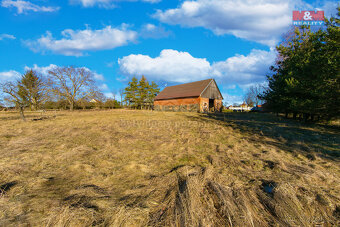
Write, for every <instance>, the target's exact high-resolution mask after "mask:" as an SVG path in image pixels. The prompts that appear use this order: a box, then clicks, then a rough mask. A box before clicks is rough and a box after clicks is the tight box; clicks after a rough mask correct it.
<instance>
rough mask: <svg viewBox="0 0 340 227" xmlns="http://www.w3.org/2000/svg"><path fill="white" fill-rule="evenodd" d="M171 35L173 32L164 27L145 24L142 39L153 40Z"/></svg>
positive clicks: (141, 34) (141, 33)
mask: <svg viewBox="0 0 340 227" xmlns="http://www.w3.org/2000/svg"><path fill="white" fill-rule="evenodd" d="M170 34H171V32H170V31H166V30H165V28H164V27H162V26H156V25H154V24H144V25H143V26H142V29H141V32H140V36H141V37H143V38H153V39H160V38H164V37H168V36H169V35H170Z"/></svg>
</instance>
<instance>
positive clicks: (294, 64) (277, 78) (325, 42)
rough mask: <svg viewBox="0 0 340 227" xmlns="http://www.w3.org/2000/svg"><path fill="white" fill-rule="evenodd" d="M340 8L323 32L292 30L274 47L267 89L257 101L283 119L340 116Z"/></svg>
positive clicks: (302, 28)
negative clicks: (275, 55)
mask: <svg viewBox="0 0 340 227" xmlns="http://www.w3.org/2000/svg"><path fill="white" fill-rule="evenodd" d="M339 17H340V8H338V13H337V17H332V18H330V20H327V19H326V18H325V25H326V26H325V28H323V29H319V30H317V31H313V30H312V29H311V27H309V26H301V27H297V28H295V30H294V32H292V33H289V34H288V36H287V39H286V40H285V41H284V42H282V43H281V44H280V45H279V46H277V48H276V50H277V52H278V56H277V60H276V63H275V65H273V66H272V67H271V68H270V69H271V72H272V74H271V75H268V76H267V80H268V88H267V89H266V90H265V91H264V92H263V93H262V94H261V95H259V97H260V98H261V99H263V100H264V101H265V103H266V104H265V105H266V108H268V109H269V110H271V111H274V112H277V113H285V115H286V117H288V115H292V116H293V118H297V117H299V118H303V119H304V120H305V121H308V120H311V121H313V120H320V119H326V120H330V119H332V118H336V117H339V115H340V81H339V78H340V68H339V67H340V29H339V25H340V20H339Z"/></svg>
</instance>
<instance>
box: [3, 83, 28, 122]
mask: <svg viewBox="0 0 340 227" xmlns="http://www.w3.org/2000/svg"><path fill="white" fill-rule="evenodd" d="M0 88H1V90H2V92H3V93H4V94H5V95H6V96H5V98H4V100H5V101H7V102H9V103H12V104H14V105H15V106H16V107H18V108H19V112H20V117H21V119H22V120H23V121H26V118H25V115H24V110H25V107H26V106H27V100H26V98H25V97H24V96H23V95H22V94H20V89H19V81H16V82H5V83H2V84H0Z"/></svg>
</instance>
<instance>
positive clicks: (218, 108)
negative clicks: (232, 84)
mask: <svg viewBox="0 0 340 227" xmlns="http://www.w3.org/2000/svg"><path fill="white" fill-rule="evenodd" d="M214 106H215V110H216V111H219V112H221V111H222V107H223V102H222V100H221V99H215V101H214Z"/></svg>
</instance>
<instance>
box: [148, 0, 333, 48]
mask: <svg viewBox="0 0 340 227" xmlns="http://www.w3.org/2000/svg"><path fill="white" fill-rule="evenodd" d="M329 5H331V6H334V5H335V3H334V2H331V3H327V2H326V3H325V4H323V6H324V7H326V6H329ZM321 7H322V6H321ZM306 9H307V10H314V9H316V7H313V6H312V5H310V4H307V3H305V2H303V1H301V0H297V1H293V0H288V1H286V0H261V1H253V0H246V1H244V0H196V1H192V0H190V1H189V0H186V1H184V2H182V3H181V5H179V6H178V7H177V8H174V9H168V10H164V11H163V10H158V11H157V12H156V13H155V14H154V15H153V17H154V18H157V19H158V20H160V21H161V22H164V23H167V24H171V25H181V26H183V27H204V28H206V29H209V30H211V31H213V32H214V33H215V34H216V35H224V34H231V35H234V36H236V37H239V38H242V39H246V40H250V41H255V42H258V43H262V44H265V45H268V46H274V45H275V44H276V43H277V42H278V41H279V39H280V35H281V34H282V33H283V32H285V31H286V30H287V29H288V27H289V26H290V25H291V24H292V10H306Z"/></svg>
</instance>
